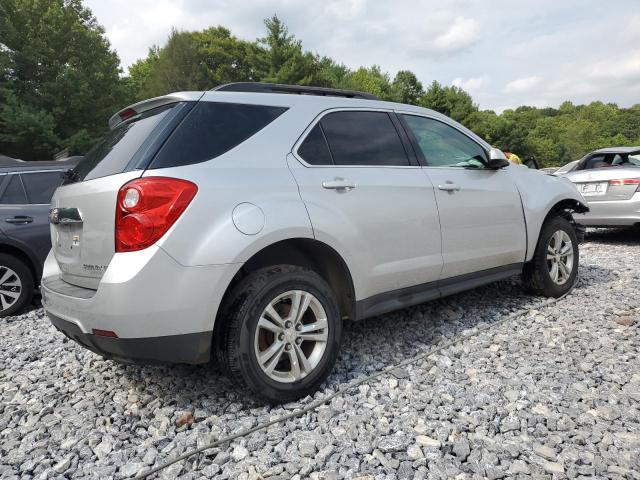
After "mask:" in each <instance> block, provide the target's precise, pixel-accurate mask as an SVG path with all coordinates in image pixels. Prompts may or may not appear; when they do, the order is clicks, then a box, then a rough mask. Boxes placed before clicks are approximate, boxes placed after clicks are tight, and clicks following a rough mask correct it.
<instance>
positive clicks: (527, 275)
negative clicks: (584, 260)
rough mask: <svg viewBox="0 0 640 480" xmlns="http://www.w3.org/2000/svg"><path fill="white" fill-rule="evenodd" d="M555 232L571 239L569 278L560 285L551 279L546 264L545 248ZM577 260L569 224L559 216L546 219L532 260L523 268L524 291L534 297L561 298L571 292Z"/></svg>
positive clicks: (577, 251)
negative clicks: (571, 263)
mask: <svg viewBox="0 0 640 480" xmlns="http://www.w3.org/2000/svg"><path fill="white" fill-rule="evenodd" d="M557 231H563V232H566V234H567V235H568V236H569V238H570V239H571V244H572V249H573V268H572V270H571V272H570V275H569V278H568V279H567V280H566V281H565V282H564V283H562V284H558V283H556V282H555V281H554V280H553V279H552V277H551V273H550V271H549V265H548V263H547V247H548V246H549V242H550V240H551V237H552V236H553V235H554V233H555V232H557ZM579 260H580V251H579V250H578V237H577V236H576V231H575V229H574V227H573V225H572V224H571V222H569V220H567V219H566V218H563V217H559V216H556V217H551V218H549V219H547V220H546V221H545V223H544V224H543V225H542V229H541V230H540V236H539V238H538V244H537V245H536V251H535V253H534V255H533V259H532V260H531V261H530V262H529V263H527V264H526V265H525V267H524V271H523V275H522V279H523V283H524V287H525V289H526V290H527V291H528V292H530V293H533V294H534V295H543V296H545V297H555V298H558V297H561V296H562V295H564V294H565V293H567V292H568V291H569V290H571V288H572V287H573V284H574V283H575V280H576V275H577V274H578V265H579Z"/></svg>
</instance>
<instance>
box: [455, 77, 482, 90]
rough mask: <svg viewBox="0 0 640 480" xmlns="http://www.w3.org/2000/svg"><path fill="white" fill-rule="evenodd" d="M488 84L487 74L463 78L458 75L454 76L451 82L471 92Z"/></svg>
mask: <svg viewBox="0 0 640 480" xmlns="http://www.w3.org/2000/svg"><path fill="white" fill-rule="evenodd" d="M486 84H487V77H486V76H485V75H483V76H481V77H471V78H462V77H457V78H454V79H453V81H452V82H451V85H453V86H454V87H458V88H461V89H463V90H465V91H466V92H469V93H474V92H477V91H478V90H480V89H481V88H483V87H484V86H485V85H486Z"/></svg>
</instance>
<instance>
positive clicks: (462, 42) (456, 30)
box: [433, 17, 480, 53]
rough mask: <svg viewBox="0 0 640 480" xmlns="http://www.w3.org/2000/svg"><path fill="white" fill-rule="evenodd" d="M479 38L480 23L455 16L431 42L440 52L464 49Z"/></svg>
mask: <svg viewBox="0 0 640 480" xmlns="http://www.w3.org/2000/svg"><path fill="white" fill-rule="evenodd" d="M478 40H480V25H479V24H478V22H477V21H476V20H474V19H472V18H464V17H456V19H455V20H454V21H453V24H451V25H450V26H449V28H447V29H446V31H444V32H443V33H442V34H440V35H438V36H437V37H436V38H435V39H434V41H433V44H434V45H435V47H436V48H437V49H438V50H440V51H441V52H445V53H446V52H457V51H460V50H465V49H467V48H469V47H471V46H472V45H474V44H475V43H476V42H478Z"/></svg>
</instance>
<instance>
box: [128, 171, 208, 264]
mask: <svg viewBox="0 0 640 480" xmlns="http://www.w3.org/2000/svg"><path fill="white" fill-rule="evenodd" d="M197 191H198V187H197V186H196V185H195V184H194V183H191V182H189V181H187V180H180V179H177V178H168V177H144V178H138V179H136V180H133V181H131V182H129V183H126V184H124V185H123V186H122V188H120V191H119V192H118V201H117V205H116V252H133V251H136V250H143V249H145V248H147V247H149V246H150V245H153V244H154V243H156V242H157V241H158V240H159V239H160V238H161V237H162V236H163V235H164V234H165V233H167V230H169V228H170V227H171V225H173V224H174V223H175V221H176V220H177V219H178V217H180V215H182V212H184V210H185V209H186V208H187V206H188V205H189V203H191V200H193V197H194V196H195V194H196V192H197Z"/></svg>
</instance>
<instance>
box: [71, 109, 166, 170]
mask: <svg viewBox="0 0 640 480" xmlns="http://www.w3.org/2000/svg"><path fill="white" fill-rule="evenodd" d="M174 105H175V104H171V105H165V106H162V107H158V108H154V109H152V110H149V111H146V112H143V113H142V114H140V115H138V116H136V117H134V118H132V119H131V120H128V121H126V122H124V123H121V124H120V125H118V126H117V127H115V128H114V129H113V130H111V131H109V133H107V134H106V135H105V136H104V138H103V139H102V140H100V141H99V142H98V143H97V144H96V145H95V146H94V147H93V148H92V149H91V150H89V153H87V154H86V155H85V156H84V158H83V159H82V160H81V161H80V163H78V165H77V166H76V167H75V168H74V169H73V170H72V171H70V172H69V175H67V177H68V180H69V181H71V182H79V181H82V180H91V179H94V178H100V177H106V176H108V175H114V174H116V173H121V172H123V171H125V170H126V168H127V166H128V165H129V162H130V161H131V159H132V158H133V156H134V155H135V154H136V152H137V151H138V150H139V149H140V147H141V146H142V145H143V143H144V142H145V140H146V139H147V138H148V137H149V136H150V134H151V132H152V131H153V130H154V129H155V128H156V127H157V126H158V125H159V124H160V123H161V122H162V121H163V119H165V117H166V116H167V114H168V112H169V111H170V110H171V109H172V108H173V106H174Z"/></svg>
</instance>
